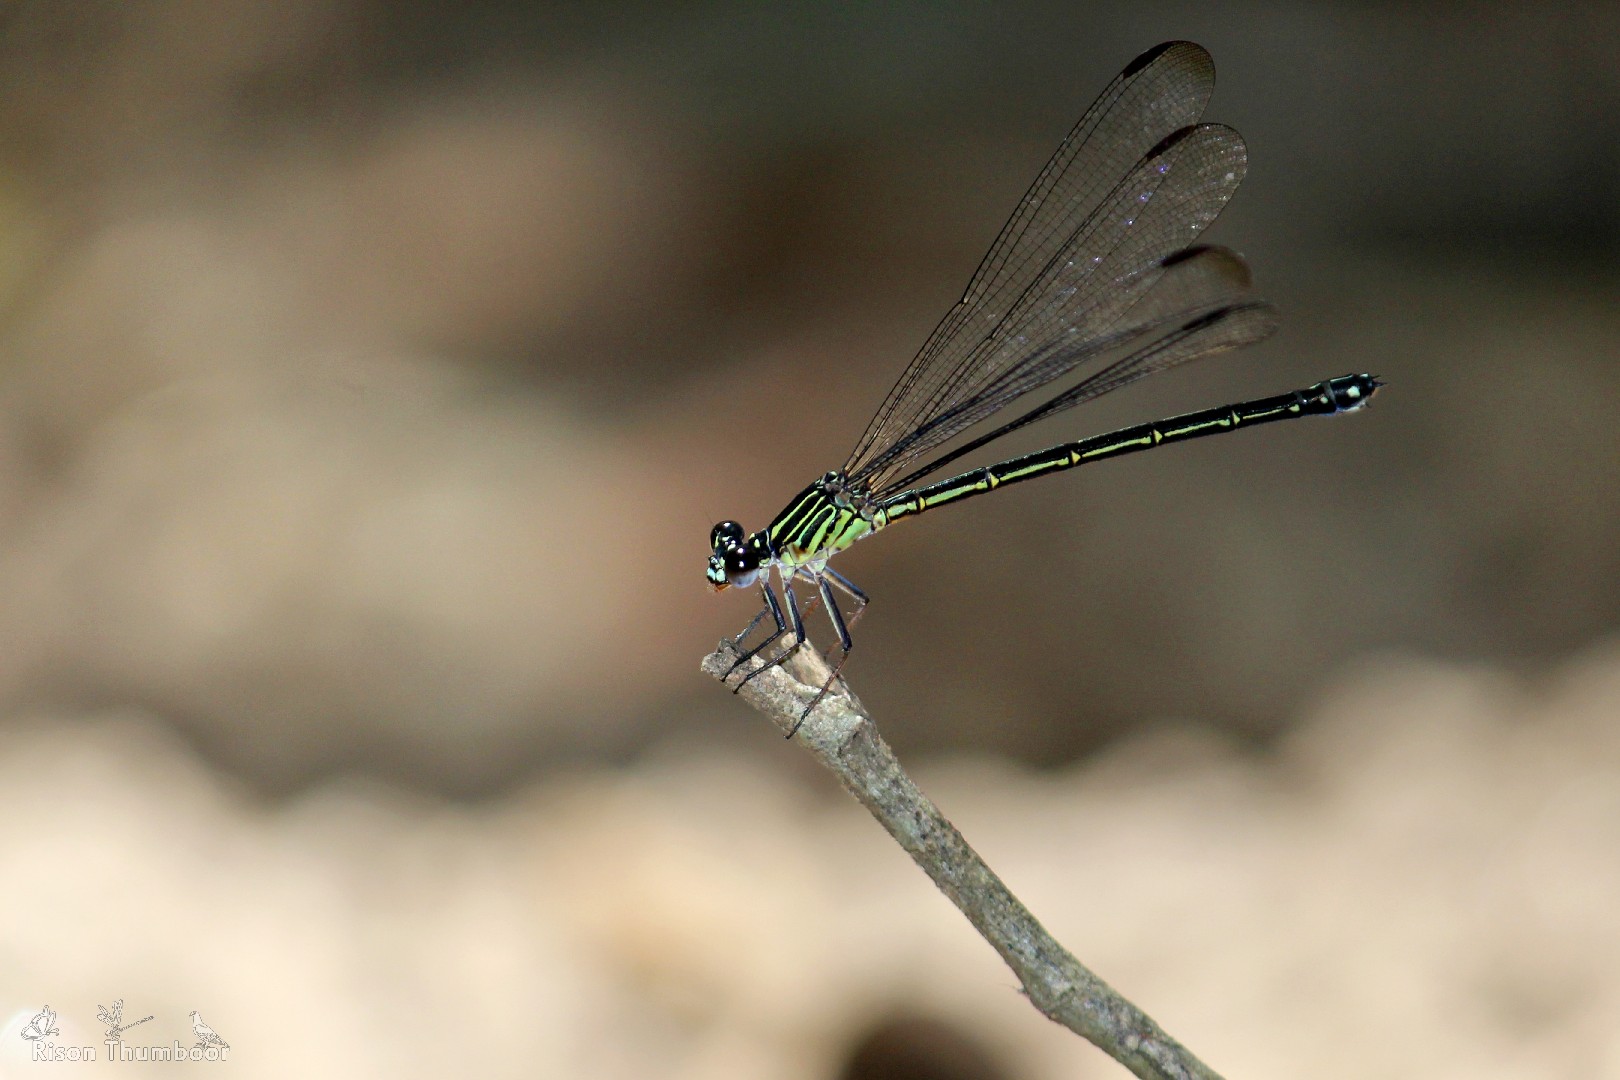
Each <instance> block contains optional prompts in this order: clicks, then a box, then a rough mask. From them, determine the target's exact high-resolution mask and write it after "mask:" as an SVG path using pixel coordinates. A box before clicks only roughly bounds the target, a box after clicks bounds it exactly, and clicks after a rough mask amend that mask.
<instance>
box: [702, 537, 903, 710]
mask: <svg viewBox="0 0 1620 1080" xmlns="http://www.w3.org/2000/svg"><path fill="white" fill-rule="evenodd" d="M795 578H803V579H805V580H806V581H809V582H811V583H812V584H813V585H814V586H815V590H816V591H815V592H814V593H812V594H811V596H810V599H809V601H808V602H807V603H806V604H805V606H804V609H803V610H802V611H801V610H800V608H799V602H798V596H797V594H796V593H795V592H794V591H793V581H794V579H795ZM834 589H837V590H839V591H840V592H843V593H844V594H845V595H847V596H848V597H849V598H850V600H852V601H853V602H854V605H855V606H854V609H853V610H852V611H851V612H850V613H849V614H848V615H845V613H844V611H843V609H842V608H840V607H839V605H838V600H837V598H836V597H835V596H834V594H833V590H834ZM760 593H761V596H762V598H763V600H764V604H763V606H762V607H761V608H760V611H759V613H758V614H757V615H755V616H754V617H753V619H752V620H751V621H750V622H749V623H748V625H747V626H745V627H744V628H743V631H742V633H740V634H738V635H737V636H736V637H735V638H733V639H732V644H733V645H735V646H736V647H737V648H739V649H742V648H743V643H744V641H746V640H747V638H748V636H749V635H750V634H752V633H753V632H754V630H755V628H756V627H758V626H759V624H760V623H761V622H762V621H764V619H765V617H766V616H767V615H768V616H770V617H771V621H772V623H773V624H774V625H773V627H772V628H771V630H770V632H769V633H767V634H766V636H765V638H764V639H763V640H762V641H760V642H759V643H758V644H756V645H753V646H750V647H749V648H747V649H746V650H745V651H743V652H741V653H740V654H739V655H738V657H737V659H736V660H734V661H733V662H732V665H731V669H730V671H727V672H726V677H727V678H730V676H731V673H732V672H734V671H736V670H737V669H738V668H740V667H742V666H743V665H744V664H746V663H747V662H748V661H750V660H752V659H753V658H754V657H756V656H758V655H760V654H761V653H763V652H765V651H767V650H768V649H770V647H771V646H772V645H774V644H775V643H776V642H778V641H780V640H781V639H782V638H783V637H785V636H791V637H792V638H793V640H792V642H790V643H789V644H787V645H785V646H783V647H782V648H781V649H780V650H779V651H778V652H777V653H776V655H774V656H772V657H771V658H770V659H769V660H768V661H766V662H765V663H764V664H761V665H760V666H759V667H758V668H755V669H754V670H753V671H750V672H749V673H748V674H746V675H744V676H743V677H742V678H741V679H739V680H738V681H737V684H736V686H734V687H732V692H733V693H736V692H738V691H740V690H741V689H742V688H743V686H744V685H745V684H746V683H747V682H748V681H749V680H750V679H752V678H754V677H755V676H756V675H759V674H760V673H761V672H764V671H769V670H770V669H771V668H773V667H776V666H777V665H778V664H782V663H784V662H786V661H787V659H788V658H789V657H791V656H792V655H793V654H794V653H796V652H797V651H798V650H799V647H800V646H801V645H803V644H804V642H805V641H806V640H808V635H807V633H806V631H805V628H804V616H805V615H808V614H809V613H810V612H811V611H813V610H814V609H815V606H816V604H817V603H818V602H819V603H821V604H822V605H823V606H824V607H825V608H826V611H827V620H828V621H829V622H830V623H832V628H833V632H834V633H835V634H837V635H838V640H837V641H836V642H834V643H833V644H832V645H829V646H828V647H827V650H826V652H825V653H823V657H822V658H823V660H825V661H826V662H827V663H828V665H829V666H830V667H831V668H832V671H831V673H830V674H829V675H828V676H827V680H826V682H824V683H822V685H821V688H820V690H818V691H817V692H816V696H815V697H814V698H812V699H811V701H810V704H809V705H808V706H806V707H805V710H804V712H803V713H802V714H800V716H799V724H803V723H804V721H805V720H806V719H807V718H808V717H809V715H810V714H811V713H812V712H813V711H815V707H816V706H817V705H819V704H821V699H822V698H824V697H826V695H827V692H828V691H829V690H830V689H832V684H833V682H834V681H835V680H836V681H840V682H841V681H842V679H841V678H840V675H839V672H841V671H842V670H843V667H844V662H845V661H846V660H848V659H849V653H850V650H851V649H853V648H854V647H855V640H854V638H853V637H852V636H851V635H850V630H851V628H852V627H854V625H855V624H856V623H857V622H858V621H860V617H861V615H862V614H864V613H865V611H866V605H867V604H868V603H870V602H871V597H869V596H867V595H866V593H865V591H863V590H862V589H861V588H860V587H859V586H857V585H856V584H855V583H854V582H852V581H850V580H849V579H848V578H846V577H845V576H844V575H843V574H840V573H839V572H838V571H836V570H834V569H832V568H831V567H823V568H822V569H821V570H820V571H819V572H816V571H812V570H809V569H807V568H804V567H800V568H798V569H797V570H795V571H794V572H793V573H792V574H791V575H786V576H784V579H783V581H782V600H781V601H778V600H777V598H776V590H774V589H772V588H771V587H770V585H769V583H767V582H765V581H763V580H762V581H761V582H760ZM784 607H786V610H787V614H786V616H784V614H783V608H784ZM834 649H837V650H838V662H837V663H836V664H834V663H833V661H832V654H833V650H834ZM799 724H795V725H794V727H793V731H791V732H789V733H788V734H789V735H790V736H791V735H793V734H794V733H796V732H797V731H798V730H799Z"/></svg>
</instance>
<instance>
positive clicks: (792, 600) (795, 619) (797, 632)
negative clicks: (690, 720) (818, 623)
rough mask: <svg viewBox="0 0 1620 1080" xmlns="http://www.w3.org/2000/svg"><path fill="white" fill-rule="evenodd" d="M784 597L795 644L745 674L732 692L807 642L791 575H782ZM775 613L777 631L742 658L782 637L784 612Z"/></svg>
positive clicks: (747, 657)
mask: <svg viewBox="0 0 1620 1080" xmlns="http://www.w3.org/2000/svg"><path fill="white" fill-rule="evenodd" d="M766 595H768V596H771V603H772V604H775V602H776V599H775V596H774V595H772V594H771V593H770V592H769V591H768V590H767V593H766ZM782 598H783V599H784V600H786V601H787V609H788V620H789V622H791V623H792V632H793V644H791V645H789V646H787V647H786V648H784V649H783V650H782V651H781V652H779V653H777V654H776V655H775V656H773V657H771V658H770V659H769V660H767V661H766V662H765V663H763V664H761V665H760V666H759V667H757V668H755V669H754V670H753V671H750V672H749V673H748V674H746V675H744V676H743V677H742V678H741V679H740V680H739V681H738V682H737V685H736V686H735V687H733V688H732V691H731V692H732V693H734V694H735V693H737V692H738V691H740V690H741V689H742V688H743V687H744V686H745V685H747V683H748V680H750V679H752V678H753V677H754V676H756V675H759V674H761V673H763V672H766V671H769V670H771V668H773V667H776V666H777V665H778V664H780V663H782V662H783V661H785V660H786V659H787V658H788V657H790V656H792V655H793V654H794V653H796V652H798V651H799V646H801V645H803V644H804V642H805V633H804V616H803V615H801V614H800V613H799V598H798V597H797V596H796V595H795V594H794V592H793V579H792V577H791V576H789V575H785V574H784V575H783V576H782ZM774 613H775V615H776V619H777V623H778V628H777V631H776V633H774V634H772V635H771V637H770V639H769V640H767V641H764V642H762V643H761V644H760V646H759V648H757V649H752V650H750V651H749V653H748V655H747V656H745V657H743V658H742V659H743V660H747V659H751V658H752V657H754V656H756V655H758V654H759V652H760V650H761V649H764V648H765V647H766V646H767V645H769V644H770V643H771V642H772V641H775V640H776V639H777V638H779V637H781V636H782V634H783V632H784V631H785V630H787V629H788V627H785V626H782V625H780V624H781V620H782V612H781V610H780V609H777V610H776V611H775V612H774ZM741 662H742V660H739V661H738V663H741ZM735 669H736V665H733V670H735Z"/></svg>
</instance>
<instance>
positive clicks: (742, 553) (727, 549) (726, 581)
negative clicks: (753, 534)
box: [705, 521, 760, 592]
mask: <svg viewBox="0 0 1620 1080" xmlns="http://www.w3.org/2000/svg"><path fill="white" fill-rule="evenodd" d="M747 535H748V534H747V533H745V532H744V531H743V527H742V526H741V525H739V524H737V523H736V522H735V521H722V522H721V523H720V524H718V525H716V526H715V527H714V528H713V529H711V530H710V531H709V546H710V547H712V548H713V549H714V553H713V554H712V555H710V556H709V568H708V570H707V571H706V572H705V576H706V577H707V578H708V579H709V584H710V585H711V586H713V588H714V591H715V592H719V591H720V590H721V589H725V588H729V587H730V586H732V585H735V586H737V587H738V588H740V589H741V588H747V587H748V586H750V585H752V584H753V583H754V578H755V577H757V576H758V575H759V565H760V559H759V554H758V553H757V551H756V550H755V549H754V548H753V547H751V546H750V545H749V544H748V543H747V542H746V537H747Z"/></svg>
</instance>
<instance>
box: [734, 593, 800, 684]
mask: <svg viewBox="0 0 1620 1080" xmlns="http://www.w3.org/2000/svg"><path fill="white" fill-rule="evenodd" d="M759 591H760V595H761V596H763V597H764V599H765V605H764V606H763V607H762V608H760V609H759V614H758V615H755V616H754V618H753V621H752V622H750V623H749V624H748V625H747V626H745V627H744V628H743V632H742V633H740V634H738V635H737V636H736V637H735V638H733V639H732V641H731V643H732V645H734V646H736V647H737V648H738V649H739V650H741V649H742V643H743V639H744V638H746V637H747V636H748V635H749V634H751V633H753V632H754V627H756V626H758V625H759V620H761V619H763V618H764V617H765V616H767V615H769V616H770V617H771V618H772V619H774V620H776V629H775V630H773V631H771V632H770V633H769V634H767V635H766V636H765V640H764V641H761V642H760V643H759V644H758V645H755V646H754V647H753V648H752V649H749V650H747V651H746V652H741V651H740V652H739V654H738V656H737V659H736V660H733V661H732V663H731V667H729V668H727V669H726V674H725V677H724V678H722V679H721V680H720V681H721V682H725V681H726V679H729V678H731V674H732V672H734V671H736V670H737V669H738V668H740V667H742V666H743V665H744V664H746V663H748V661H750V660H752V659H753V658H754V657H756V656H758V655H759V654H760V653H761V652H763V651H765V650H766V649H768V648H770V647H771V643H772V642H774V641H775V640H776V639H777V638H779V637H781V636H782V635H783V634H784V633H786V632H787V628H788V624H787V620H786V619H784V618H782V605H780V604H778V603H777V602H776V594H775V593H774V592H772V591H771V586H770V582H768V581H761V582H760V583H759ZM747 681H748V679H747V678H746V677H744V678H743V679H742V680H740V681H739V682H738V683H737V685H736V687H734V688H733V689H732V691H731V692H732V693H734V694H735V693H736V692H737V691H738V690H741V689H742V685H743V683H745V682H747Z"/></svg>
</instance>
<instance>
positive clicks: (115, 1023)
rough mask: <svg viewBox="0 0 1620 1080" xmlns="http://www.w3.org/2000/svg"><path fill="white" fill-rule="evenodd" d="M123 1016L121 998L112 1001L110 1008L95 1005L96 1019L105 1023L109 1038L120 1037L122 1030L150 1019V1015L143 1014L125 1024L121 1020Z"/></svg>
mask: <svg viewBox="0 0 1620 1080" xmlns="http://www.w3.org/2000/svg"><path fill="white" fill-rule="evenodd" d="M123 1016H124V999H123V998H119V999H118V1000H117V1001H115V1002H113V1003H112V1007H111V1008H109V1007H107V1006H106V1005H97V1006H96V1019H97V1020H100V1021H101V1022H102V1023H103V1024H106V1025H107V1038H109V1039H121V1038H123V1037H124V1032H126V1031H128V1030H129V1029H130V1028H132V1027H135V1026H136V1025H138V1024H144V1023H146V1022H147V1021H148V1020H150V1019H152V1018H151V1017H150V1016H143V1017H141V1018H140V1019H139V1020H136V1021H135V1022H134V1023H130V1024H126V1023H124V1022H123Z"/></svg>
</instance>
